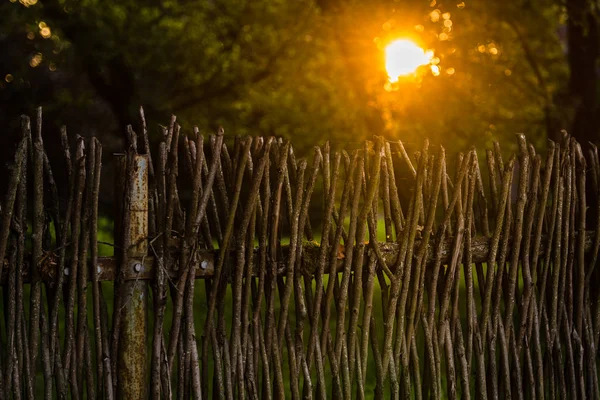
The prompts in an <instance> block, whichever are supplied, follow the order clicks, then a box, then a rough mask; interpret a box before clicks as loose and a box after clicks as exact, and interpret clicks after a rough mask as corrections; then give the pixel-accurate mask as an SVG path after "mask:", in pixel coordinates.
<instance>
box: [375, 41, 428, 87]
mask: <svg viewBox="0 0 600 400" xmlns="http://www.w3.org/2000/svg"><path fill="white" fill-rule="evenodd" d="M432 57H433V51H430V50H429V51H425V50H423V49H422V48H420V47H419V46H418V45H417V44H416V43H414V42H413V41H411V40H408V39H398V40H394V41H393V42H391V43H390V44H388V45H387V46H386V48H385V69H386V71H387V74H388V77H389V81H390V82H392V83H394V82H397V81H398V78H399V77H401V76H405V75H411V74H414V73H415V72H416V71H417V68H419V67H420V66H421V65H428V64H429V63H430V62H431V58H432Z"/></svg>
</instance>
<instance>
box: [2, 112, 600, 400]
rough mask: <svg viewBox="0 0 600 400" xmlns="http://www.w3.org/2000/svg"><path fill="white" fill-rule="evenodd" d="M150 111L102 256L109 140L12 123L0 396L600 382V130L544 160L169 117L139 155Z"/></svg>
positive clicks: (131, 137) (418, 392) (534, 389)
mask: <svg viewBox="0 0 600 400" xmlns="http://www.w3.org/2000/svg"><path fill="white" fill-rule="evenodd" d="M141 116H142V118H141V128H140V129H139V135H138V134H136V133H135V132H134V131H133V129H129V130H128V132H127V143H128V147H127V149H126V152H125V153H124V154H122V155H117V156H115V157H114V160H112V161H111V162H113V161H114V162H115V163H116V165H118V170H119V173H118V174H117V182H116V185H115V191H114V196H115V204H116V205H117V206H116V207H115V212H114V215H110V216H109V217H110V218H111V219H114V221H115V231H114V232H115V233H114V238H115V240H114V249H115V254H114V256H113V257H99V256H98V240H97V231H98V195H99V188H100V180H101V167H102V164H101V160H102V147H101V145H100V143H99V142H98V140H96V139H91V140H84V139H83V138H81V137H78V138H76V140H75V143H76V144H75V146H74V148H69V140H68V139H67V134H66V130H63V133H62V138H61V139H62V146H63V150H64V160H58V161H61V162H60V163H59V162H57V160H53V159H50V160H49V159H48V156H47V155H46V153H45V150H44V146H43V141H42V136H43V135H42V129H41V117H42V115H41V110H39V112H38V115H37V118H36V119H35V121H36V126H35V127H33V128H32V127H31V126H30V125H31V124H30V120H29V119H28V118H27V117H23V119H22V133H23V136H22V139H21V141H20V143H19V145H18V148H17V150H16V153H15V159H14V164H13V166H12V168H11V169H10V171H9V174H10V176H9V182H8V187H7V190H6V192H5V194H4V195H3V200H2V212H1V220H0V229H1V231H0V260H4V263H3V265H2V266H1V268H2V270H1V272H2V274H1V277H2V285H3V286H2V292H3V295H4V296H3V314H2V315H3V318H0V323H1V326H0V340H1V346H0V351H1V354H0V370H1V371H0V389H1V390H0V399H11V398H14V399H21V398H34V397H42V396H44V397H45V398H48V399H50V398H69V397H71V398H73V399H80V398H84V397H87V398H90V399H93V398H106V399H113V398H115V397H116V398H126V399H141V398H147V397H152V398H156V399H158V398H173V397H176V398H179V399H182V398H191V397H193V398H195V399H209V398H219V399H230V398H249V399H258V398H267V399H272V398H275V399H283V398H290V397H291V398H293V399H299V398H319V399H325V398H351V397H352V398H399V397H402V398H416V399H422V398H430V397H431V398H442V397H448V398H456V397H457V396H460V397H462V398H470V397H471V396H474V397H476V398H494V399H497V398H508V397H514V398H519V399H522V398H584V397H587V398H598V397H600V391H599V386H598V374H597V362H596V354H597V353H596V349H597V347H598V344H599V340H600V301H599V296H600V290H599V287H598V286H599V285H598V282H599V278H600V275H598V273H597V272H594V266H595V265H596V264H597V256H598V249H599V246H600V235H599V234H598V233H599V232H600V229H599V227H600V202H599V201H598V199H599V198H600V193H599V179H600V166H599V162H598V153H597V151H596V148H595V147H594V146H591V147H590V150H589V151H586V152H585V154H584V152H582V150H581V147H580V145H579V144H578V143H577V142H576V141H575V140H573V139H572V138H570V137H568V136H566V135H565V137H564V140H563V142H562V143H560V144H559V143H552V142H551V143H549V145H548V148H547V155H546V157H545V160H544V159H543V157H542V156H540V155H539V154H537V153H536V150H535V149H534V147H533V146H531V145H528V144H527V143H526V141H525V137H524V136H523V135H518V136H517V145H518V146H517V148H518V151H517V155H516V156H513V157H511V158H510V159H508V160H506V159H504V160H503V157H502V153H501V151H500V147H499V145H498V144H496V145H495V146H494V148H493V149H492V150H488V151H487V152H486V162H485V163H482V162H481V160H480V159H479V158H478V153H477V152H476V151H475V150H471V151H468V152H465V153H461V154H458V156H457V157H454V156H453V157H451V158H446V155H445V152H444V149H443V148H437V147H436V148H433V146H429V144H428V143H427V141H425V143H424V144H423V146H422V148H421V149H420V151H417V152H415V154H414V155H409V154H408V153H407V151H406V149H405V147H404V146H403V144H402V142H400V141H385V140H383V138H379V137H376V138H375V139H374V140H373V141H367V142H365V143H364V146H363V147H362V148H361V149H358V150H353V151H350V152H345V151H341V152H337V151H335V152H333V151H330V148H329V146H328V145H327V144H325V145H324V146H321V147H315V148H314V154H313V156H312V158H311V159H309V160H308V161H305V160H296V158H295V155H294V151H293V149H292V147H291V145H290V143H288V142H284V141H282V140H278V139H274V138H236V139H235V144H234V145H233V146H230V147H229V148H228V147H227V146H226V145H225V144H224V141H223V139H224V137H223V132H218V133H217V134H216V135H210V136H208V137H203V136H201V135H199V134H198V130H197V129H194V130H193V131H191V130H190V131H189V132H187V134H184V133H183V131H181V130H180V127H179V125H177V123H176V121H175V119H174V118H173V119H172V120H171V122H170V124H169V126H168V127H167V128H164V137H163V140H162V142H161V143H160V146H159V147H158V151H157V152H156V151H155V152H154V154H150V151H149V148H150V146H149V142H148V135H147V131H146V126H145V122H144V118H143V112H142V113H141ZM44 139H45V140H47V141H48V140H58V138H49V137H45V138H44ZM480 156H481V154H480ZM63 164H66V165H67V171H66V174H67V176H68V182H69V185H68V188H66V190H61V191H59V190H58V189H59V188H57V185H56V184H55V181H54V179H53V173H52V167H55V168H56V165H61V166H62V165H63ZM482 164H483V165H482ZM400 170H404V171H406V172H407V178H405V179H400V178H399V172H398V171H400ZM59 193H66V195H65V196H59ZM29 206H31V207H29ZM315 238H316V240H315ZM198 279H201V280H200V281H199V280H198Z"/></svg>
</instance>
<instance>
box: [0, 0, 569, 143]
mask: <svg viewBox="0 0 600 400" xmlns="http://www.w3.org/2000/svg"><path fill="white" fill-rule="evenodd" d="M24 3H26V2H25V0H22V1H21V3H19V2H14V3H4V4H3V5H1V6H0V10H1V11H2V15H3V16H6V17H5V18H4V22H3V25H4V26H5V28H8V29H5V30H6V31H8V32H11V34H10V35H8V36H6V37H2V38H1V39H0V40H1V41H2V42H6V43H8V42H11V43H12V44H13V45H14V46H13V47H14V49H13V51H12V52H9V53H5V55H3V56H0V57H9V56H13V55H16V56H17V57H15V58H12V59H13V60H14V61H12V62H10V63H4V64H2V63H0V66H2V68H0V74H1V75H2V78H3V82H2V86H1V89H0V96H3V97H5V95H6V94H7V93H10V94H11V96H14V95H15V93H25V94H24V95H23V98H22V99H21V100H20V101H21V103H22V104H21V105H22V107H21V108H20V109H19V110H18V111H17V110H15V112H13V113H12V114H16V112H22V111H23V109H27V108H28V107H32V106H33V105H35V104H39V103H45V102H48V103H50V104H53V107H54V109H57V110H60V111H61V114H64V113H65V107H66V106H68V107H69V108H70V109H71V110H73V111H72V112H71V113H68V114H67V115H68V117H70V118H72V119H73V120H74V122H73V123H74V124H75V125H76V127H82V128H87V129H92V130H94V131H99V132H102V134H104V135H107V134H110V133H112V134H113V135H115V134H116V135H118V134H119V131H120V130H121V129H122V128H123V127H124V125H125V124H127V123H132V122H135V121H136V118H137V117H136V112H137V108H138V106H139V105H140V104H143V105H144V106H145V107H146V111H147V112H146V115H147V116H148V118H150V121H149V123H150V125H149V126H151V127H152V126H155V125H154V124H153V123H155V122H162V123H164V122H165V121H166V120H167V118H168V114H169V113H175V114H176V115H178V118H179V120H180V121H181V122H182V124H183V126H184V128H185V129H187V130H188V131H189V130H190V125H191V124H192V123H194V124H197V125H199V126H200V127H201V129H202V130H207V129H208V130H212V129H214V128H215V127H216V125H223V126H224V127H225V129H226V131H228V132H231V133H234V134H261V135H277V136H284V137H289V138H294V141H295V143H296V144H297V145H296V148H299V149H300V150H301V152H302V149H304V150H308V149H309V148H310V147H311V146H312V145H313V144H314V143H315V142H322V141H324V140H330V141H332V142H333V143H334V144H341V145H344V146H346V147H348V146H352V143H353V142H358V141H359V140H360V139H362V138H364V137H368V136H370V135H372V134H385V135H387V136H388V137H390V138H401V139H403V140H405V141H406V142H408V143H410V142H415V143H420V141H421V140H422V137H424V136H429V137H430V138H431V139H432V140H433V141H434V143H435V142H439V143H444V144H446V145H449V146H455V147H463V146H466V145H467V144H482V143H483V144H487V142H489V141H490V140H491V139H492V138H502V137H503V135H512V134H513V133H515V132H518V131H524V132H526V133H528V134H529V135H530V137H531V138H539V139H540V140H542V139H543V138H544V137H546V134H547V133H548V132H550V131H556V130H558V129H560V128H563V127H565V126H566V125H567V124H568V122H569V120H570V118H571V113H570V108H569V107H568V101H563V100H564V99H563V97H564V95H563V94H562V93H564V92H565V82H566V79H567V76H568V67H567V64H566V59H565V52H564V46H565V43H564V42H565V39H564V37H563V36H564V24H565V21H566V18H565V11H564V9H563V7H562V6H561V5H560V2H557V1H555V0H532V1H526V2H502V3H498V2H488V1H483V0H471V1H465V2H458V1H457V0H454V1H436V0H431V1H430V2H429V1H416V0H410V1H404V2H391V1H383V0H375V1H358V0H353V1H349V2H338V1H336V0H320V1H312V0H301V1H294V2H288V1H284V0H276V1H264V0H259V1H248V0H215V1H207V2H204V1H174V0H157V1H149V2H138V1H132V0H124V1H116V0H103V1H99V0H79V1H74V0H47V1H41V0H40V1H37V2H36V1H35V0H28V2H27V4H29V5H28V6H25V5H24ZM43 26H46V27H47V28H48V30H49V31H45V32H43V31H42V29H43ZM48 32H50V33H48ZM397 37H409V38H411V39H413V40H415V41H416V42H417V43H419V44H421V45H422V46H423V47H424V48H429V49H433V50H434V52H435V57H437V59H438V60H439V64H438V67H439V76H434V74H432V73H431V71H430V70H429V69H427V68H423V69H421V70H420V72H419V74H418V76H417V77H416V78H414V77H410V78H405V79H403V80H401V81H400V82H399V83H397V84H394V85H390V84H388V83H386V80H387V76H386V72H385V70H384V67H383V66H384V62H383V48H384V46H385V45H386V44H387V43H389V41H390V40H392V39H394V38H397ZM28 38H29V39H28ZM38 54H39V55H41V56H39V57H38V58H37V59H36V58H35V57H36V55H38ZM32 60H37V61H32ZM32 62H33V64H36V65H35V66H34V65H33V64H32ZM7 74H11V76H12V77H13V78H12V81H11V82H6V81H5V79H4V77H5V76H6V75H7ZM40 82H47V86H48V90H46V91H43V93H36V91H35V90H33V89H31V87H39V84H40ZM27 85H29V88H27ZM565 104H566V106H565ZM51 110H52V108H51ZM57 113H58V111H57ZM90 115H92V116H95V117H96V119H93V120H92V121H91V122H89V121H88V122H87V123H85V124H84V123H83V122H82V121H78V120H77V118H80V119H83V117H86V118H88V120H89V118H90ZM9 117H11V118H14V115H5V118H9ZM59 122H70V121H64V120H60V121H59ZM89 125H91V127H90V126H89ZM151 133H153V134H154V133H155V129H152V130H151ZM457 139H458V140H457Z"/></svg>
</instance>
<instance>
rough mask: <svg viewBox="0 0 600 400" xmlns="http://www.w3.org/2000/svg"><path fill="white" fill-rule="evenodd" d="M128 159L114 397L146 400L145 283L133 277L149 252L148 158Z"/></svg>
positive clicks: (146, 297) (138, 272) (146, 293)
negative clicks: (116, 379)
mask: <svg viewBox="0 0 600 400" xmlns="http://www.w3.org/2000/svg"><path fill="white" fill-rule="evenodd" d="M130 157H134V161H133V169H132V171H131V174H132V176H130V177H127V178H126V179H130V180H131V181H130V184H131V186H130V187H131V189H130V202H129V213H123V214H124V215H127V214H129V224H127V225H128V232H123V234H124V235H127V236H128V237H127V238H125V237H124V238H123V239H124V240H123V241H122V243H129V246H128V248H127V249H123V251H125V252H127V253H126V254H127V256H126V257H124V258H123V260H124V263H123V265H121V269H122V272H123V275H124V276H125V277H126V278H125V279H126V280H125V281H124V282H123V285H124V287H123V290H122V292H121V293H123V294H124V298H123V302H122V309H121V310H120V311H121V312H122V313H123V314H122V323H121V332H120V339H119V351H118V353H119V354H118V381H117V382H118V383H117V398H119V399H132V400H133V399H145V398H146V387H147V386H148V383H147V380H146V376H147V373H146V369H147V368H146V364H147V363H146V360H147V357H146V352H147V350H146V341H147V335H146V331H147V323H148V315H147V310H148V283H147V281H144V280H137V279H135V276H136V275H138V274H141V273H142V272H144V257H145V256H146V254H147V250H148V156H147V155H138V154H134V155H130ZM125 169H126V168H124V170H125ZM124 172H125V171H124ZM126 203H127V202H125V204H126ZM123 222H124V221H123ZM125 239H127V240H125ZM118 311H119V310H115V312H118Z"/></svg>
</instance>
